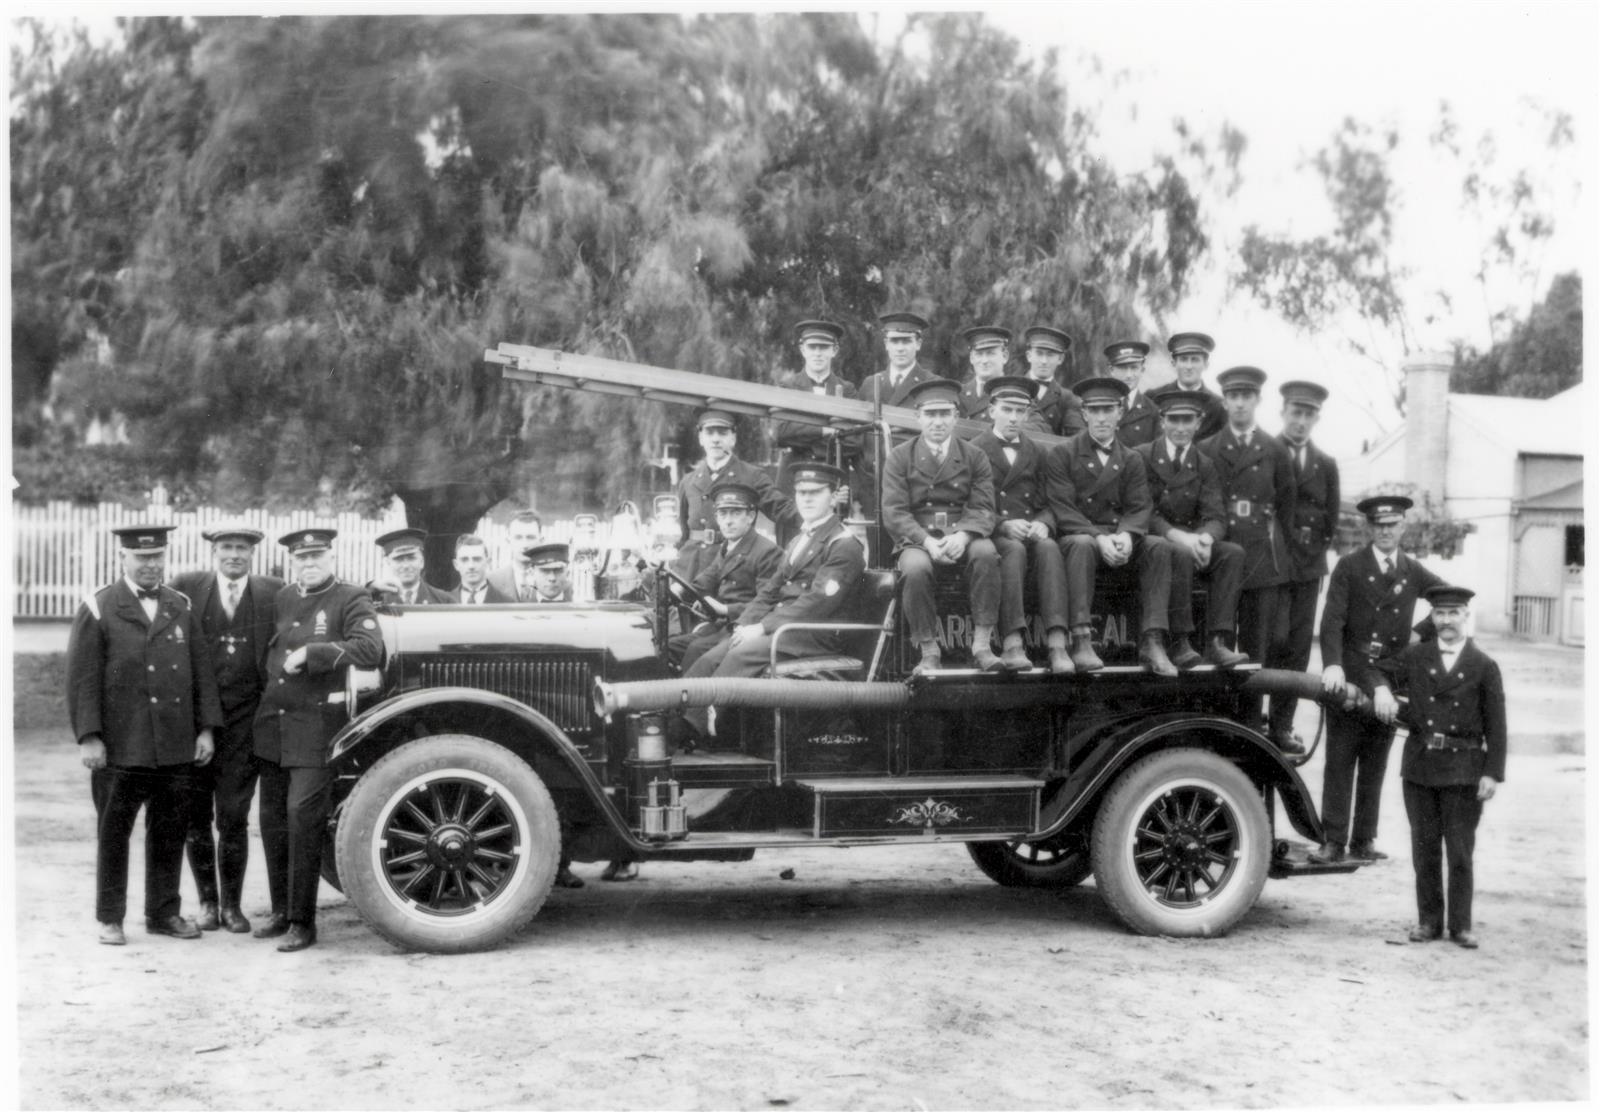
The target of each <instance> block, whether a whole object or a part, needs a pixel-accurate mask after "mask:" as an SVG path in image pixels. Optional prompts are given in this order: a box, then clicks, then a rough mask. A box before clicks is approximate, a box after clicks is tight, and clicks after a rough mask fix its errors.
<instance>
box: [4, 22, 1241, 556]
mask: <svg viewBox="0 0 1600 1112" xmlns="http://www.w3.org/2000/svg"><path fill="white" fill-rule="evenodd" d="M124 30H125V39H126V41H125V43H123V44H122V45H120V46H118V47H106V48H96V47H90V46H89V45H88V44H87V43H84V42H82V41H79V42H77V43H76V44H75V45H71V46H70V47H67V48H63V47H62V46H60V44H56V45H55V46H54V47H52V48H51V49H48V50H42V51H41V50H40V49H34V52H33V53H32V54H30V53H28V52H27V51H26V50H23V51H19V52H16V53H14V57H13V70H14V73H17V72H21V73H23V74H24V75H25V78H24V79H23V80H20V81H17V82H16V83H15V88H16V89H17V91H18V97H17V98H16V99H15V100H14V102H13V138H12V164H13V196H12V203H13V242H14V244H15V245H16V246H15V247H14V263H13V285H14V290H15V291H16V295H15V296H16V298H17V304H18V305H19V306H22V308H23V310H24V311H23V312H22V313H21V314H20V318H21V319H22V323H21V324H20V325H14V328H15V327H21V328H23V329H24V330H27V329H32V330H33V331H34V332H36V333H38V335H37V337H34V338H32V339H29V341H28V342H29V344H30V345H31V346H29V347H28V349H27V350H28V351H30V352H33V353H35V354H33V355H31V356H30V358H32V359H33V363H32V364H31V365H30V366H31V367H32V368H33V369H32V371H31V372H30V377H29V378H28V383H27V384H25V385H24V386H19V387H18V389H21V390H24V392H28V391H31V395H30V396H33V397H36V398H39V399H42V398H43V397H44V383H46V382H49V383H50V384H51V387H52V390H53V393H51V394H50V397H51V398H52V399H54V401H53V404H52V411H53V412H54V413H55V415H56V416H57V417H58V418H59V419H61V420H62V421H63V422H66V423H67V424H70V423H71V420H72V418H73V417H74V415H75V414H77V415H80V416H81V412H82V411H83V410H85V409H96V410H100V409H103V410H106V411H115V412H117V413H119V414H122V415H124V416H125V417H126V418H127V422H128V427H129V430H130V435H131V437H132V441H133V442H132V444H131V445H130V446H129V447H128V449H127V451H126V452H123V453H119V460H120V462H121V463H122V464H123V465H130V464H134V463H137V464H138V465H139V466H142V467H147V468H150V469H152V470H155V471H157V472H159V473H161V474H162V475H163V476H165V477H166V478H167V479H168V480H169V482H170V483H171V484H172V485H174V486H175V487H177V488H178V489H180V490H193V491H194V493H195V496H197V497H205V498H208V499H211V500H213V501H218V502H221V503H224V504H230V505H243V504H267V505H293V506H303V505H306V504H307V503H311V504H315V505H318V506H320V507H323V508H326V509H336V508H344V507H348V506H357V507H372V506H376V505H379V504H382V503H384V502H386V501H387V500H388V499H389V498H390V497H391V496H393V495H399V496H400V497H401V498H402V499H403V500H404V502H405V504H406V506H407V510H408V515H409V516H410V517H411V518H412V520H413V521H414V522H415V523H417V524H421V525H424V526H426V527H428V528H429V529H430V530H433V531H434V532H437V533H440V534H444V533H450V532H456V531H460V530H462V529H464V528H466V527H469V526H470V525H471V523H472V522H474V521H476V519H477V518H478V516H480V515H481V514H482V512H483V511H484V510H485V509H487V508H488V507H489V506H491V505H492V504H494V503H495V502H496V501H498V500H499V499H501V498H502V497H504V496H506V495H507V494H516V493H520V492H526V491H530V490H531V491H534V492H536V493H537V494H538V495H539V496H540V497H541V498H542V499H543V500H545V501H546V502H547V503H554V504H556V505H558V506H561V507H563V508H578V507H579V506H581V505H589V506H591V507H592V506H595V505H596V504H597V503H601V502H609V501H612V500H614V499H616V498H619V497H622V496H633V495H637V494H639V493H640V492H641V491H642V490H643V489H644V488H646V487H647V486H649V485H650V484H651V483H652V481H653V480H655V476H654V475H653V474H652V472H651V471H650V470H649V468H648V461H649V460H651V459H653V458H655V457H657V456H659V455H660V454H661V453H662V452H663V450H664V449H665V448H666V447H667V446H668V445H673V444H676V445H677V446H678V447H679V448H681V449H685V450H687V449H688V448H689V447H690V445H691V443H692V440H691V436H690V433H689V432H688V431H687V430H688V428H689V422H688V420H687V415H686V414H684V413H681V412H677V411H674V410H672V409H670V408H667V407H661V406H656V405H648V404H643V403H639V404H634V403H627V402H619V401H617V400H616V399H611V398H601V397H594V396H588V395H582V394H576V393H573V392H570V391H561V390H554V389H549V390H541V389H529V388H524V387H521V386H515V387H514V386H510V385H507V384H506V383H504V382H502V381H501V380H500V379H499V378H498V376H496V375H495V374H493V373H492V372H491V371H490V370H489V369H487V368H485V367H484V365H483V364H482V362H481V355H482V350H483V348H484V347H485V346H490V345H492V344H494V343H495V342H498V341H502V340H504V341H512V342H518V343H532V344H538V345H543V346H550V347H558V348H562V349H565V350H572V351H580V352H592V353H599V354H605V355H610V356H613V357H618V358H623V359H630V360H635V361H640V362H645V363H653V364H657V365H662V366H669V367H679V368H684V369H691V370H699V371H705V372H709V373H713V374H718V375H724V376H731V377H740V378H748V379H757V380H763V381H775V380H776V379H777V377H778V375H779V374H780V372H782V371H783V370H784V369H785V368H786V365H787V361H788V360H790V359H792V358H793V345H792V342H791V339H790V334H789V329H790V327H791V325H792V323H793V322H794V321H796V320H798V319H801V318H803V317H809V316H816V315H828V316H832V317H834V318H835V319H838V320H840V321H841V322H842V323H844V324H845V325H846V327H847V330H848V342H847V346H846V348H845V352H844V357H843V363H844V369H845V371H846V373H847V374H848V375H849V376H851V377H859V376H860V375H862V374H864V373H866V372H867V371H869V370H871V369H873V368H874V366H875V365H876V362H877V360H878V352H877V350H876V344H875V343H874V341H873V339H872V331H871V328H872V321H873V318H874V317H875V316H876V314H877V313H879V312H881V311H883V310H884V309H885V308H886V307H888V306H890V305H894V306H912V307H916V308H918V309H920V310H922V311H924V312H926V313H928V314H929V315H930V316H931V318H932V319H933V320H934V322H935V323H934V329H933V334H932V336H931V337H930V338H929V342H928V344H927V345H926V346H925V349H924V351H925V354H926V355H927V356H929V358H930V361H931V362H933V363H934V364H935V365H936V366H940V365H942V366H943V367H945V368H946V369H948V370H950V371H952V372H955V371H958V370H959V362H958V360H959V353H957V352H954V351H952V350H951V348H952V337H953V336H954V335H955V334H956V333H957V332H958V331H959V329H960V328H961V327H963V326H965V325H967V324H970V323H975V322H978V321H984V320H989V321H999V322H1001V323H1005V324H1008V325H1010V326H1012V327H1025V326H1026V325H1028V324H1031V323H1035V322H1036V321H1041V322H1049V323H1053V324H1056V325H1058V326H1061V327H1064V328H1066V329H1067V330H1068V331H1069V332H1071V333H1072V334H1073V335H1074V336H1075V337H1077V338H1078V340H1079V343H1078V344H1077V345H1076V347H1077V350H1076V351H1075V353H1074V359H1075V360H1076V364H1077V367H1078V368H1079V369H1080V370H1086V369H1088V368H1089V367H1090V366H1091V365H1092V362H1093V353H1094V352H1095V351H1097V350H1098V348H1099V346H1100V345H1101V344H1103V343H1105V342H1108V341H1109V340H1111V339H1113V338H1115V337H1116V336H1117V335H1120V334H1123V333H1125V332H1126V331H1128V330H1130V329H1133V328H1135V327H1136V326H1137V324H1138V323H1139V322H1140V321H1141V320H1148V321H1154V322H1155V323H1157V324H1159V323H1160V321H1161V318H1162V316H1163V314H1165V313H1167V312H1168V311H1170V310H1171V309H1172V308H1173V307H1174V306H1175V305H1176V304H1177V302H1178V300H1179V298H1181V296H1182V295H1183V293H1184V291H1185V289H1186V287H1187V282H1188V280H1189V275H1190V273H1191V271H1192V270H1193V268H1194V267H1195V265H1196V263H1197V261H1198V260H1199V259H1200V258H1201V256H1202V255H1203V254H1204V252H1205V250H1206V247H1207V241H1206V237H1205V234H1204V230H1203V218H1202V217H1203V214H1202V213H1201V211H1200V203H1199V200H1198V196H1197V192H1196V190H1195V188H1194V187H1193V186H1192V184H1191V183H1192V181H1193V175H1194V174H1195V173H1196V170H1195V167H1197V166H1203V165H1204V164H1206V163H1207V162H1208V161H1210V160H1212V159H1213V157H1214V156H1213V154H1212V152H1211V151H1210V150H1209V148H1208V147H1207V145H1206V144H1205V143H1204V142H1202V141H1201V140H1199V139H1198V138H1197V137H1195V136H1193V135H1189V134H1187V133H1185V134H1184V135H1183V136H1182V137H1181V138H1182V139H1183V140H1184V142H1183V145H1182V147H1181V148H1180V149H1179V150H1178V151H1177V152H1176V153H1174V154H1173V155H1172V156H1171V157H1169V158H1166V159H1163V160H1162V161H1160V162H1159V163H1158V164H1156V165H1154V166H1152V167H1150V168H1149V169H1148V170H1147V171H1146V172H1144V173H1140V174H1134V175H1130V176H1121V177H1119V176H1115V175H1113V174H1112V173H1111V172H1110V170H1109V169H1108V168H1107V167H1106V164H1105V162H1104V161H1103V160H1102V159H1100V158H1098V157H1097V156H1096V151H1095V136H1094V129H1093V125H1092V122H1091V121H1090V120H1089V119H1088V118H1087V117H1086V116H1085V114H1084V113H1082V112H1079V111H1076V110H1074V108H1073V107H1072V104H1071V102H1070V99H1069V96H1068V91H1069V90H1068V86H1067V85H1066V83H1065V80H1064V78H1063V76H1062V75H1061V74H1060V73H1059V72H1058V70H1057V66H1056V62H1055V60H1054V58H1047V59H1045V60H1044V61H1043V62H1041V63H1039V64H1034V63H1032V62H1029V61H1028V60H1027V59H1026V58H1025V57H1024V56H1023V54H1022V52H1021V50H1020V48H1019V46H1018V44H1017V43H1016V42H1015V41H1014V40H1012V39H1010V38H1009V37H1007V36H1005V35H1004V34H1001V33H1000V32H998V31H996V30H995V29H993V28H991V27H989V26H988V25H987V24H985V23H984V22H983V21H982V19H981V18H979V17H975V16H966V15H935V16H917V17H912V18H911V19H909V20H908V21H907V22H906V24H905V27H904V30H903V32H902V33H901V34H900V36H899V37H898V39H897V40H896V41H894V42H893V43H892V44H888V45H880V44H878V43H877V42H875V41H874V40H873V38H872V37H871V36H869V34H868V33H867V32H866V30H864V28H863V26H862V24H861V22H860V21H859V20H858V19H857V18H855V17H853V16H849V15H840V14H828V15H775V16H760V17H757V16H747V15H736V16H714V17H713V16H702V17H679V16H672V15H616V16H548V15H523V16H514V17H484V16H439V17H410V16H406V17H381V18H375V17H344V18H281V19H235V18H214V19H200V20H195V21H193V22H186V23H178V22H175V21H149V20H130V21H126V22H125V24H124ZM63 50H65V53H63ZM86 103H89V104H93V105H94V106H95V108H96V110H95V111H92V112H90V111H79V110H77V109H75V108H73V107H71V106H73V105H79V106H81V105H83V104H86ZM1241 145H1242V138H1241V137H1239V136H1237V134H1236V133H1235V134H1234V135H1233V136H1232V137H1231V138H1230V137H1225V139H1224V154H1225V156H1226V157H1227V158H1228V159H1229V161H1230V164H1231V163H1232V162H1233V161H1235V160H1236V158H1237V152H1238V149H1239V148H1240V146H1241ZM113 164H114V169H115V173H114V174H112V175H111V176H110V177H108V178H106V179H105V180H100V178H98V177H96V175H95V174H94V170H95V168H96V167H97V166H99V167H101V168H106V167H110V166H112V165H113ZM63 217H65V219H63ZM19 260H20V261H19ZM51 260H55V261H57V262H58V263H59V268H58V269H57V270H52V269H50V267H49V266H48V265H46V264H47V263H49V262H50V261H51ZM29 335H30V336H31V335H32V334H31V333H30V334H29ZM95 336H98V337H101V340H100V341H99V342H102V343H104V344H105V345H107V346H108V348H109V356H108V358H105V359H99V358H90V357H86V356H85V355H84V352H85V351H86V350H87V349H86V345H87V344H89V342H90V340H91V338H92V337H95ZM754 432H755V430H754V429H747V430H746V440H745V443H746V448H745V451H746V453H747V454H751V455H759V454H760V453H759V451H758V450H756V449H754V448H753V447H752V446H751V445H750V440H751V439H753V435H754ZM40 470H41V469H35V471H33V472H30V473H31V474H38V473H39V472H40ZM21 493H22V494H23V495H24V496H28V495H30V494H31V495H33V496H39V495H41V494H43V493H49V492H45V491H43V489H42V487H41V488H40V489H29V488H27V487H25V489H24V490H23V491H22V492H21ZM436 562H437V561H436Z"/></svg>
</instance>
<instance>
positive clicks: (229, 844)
mask: <svg viewBox="0 0 1600 1112" xmlns="http://www.w3.org/2000/svg"><path fill="white" fill-rule="evenodd" d="M253 717H254V716H253V715H247V716H246V717H244V718H243V719H241V720H240V721H238V722H234V723H232V724H230V725H227V726H224V727H223V728H222V729H220V730H218V731H216V735H215V736H216V742H217V748H216V753H215V754H214V755H213V756H212V758H211V763H209V764H207V765H204V766H197V767H196V768H195V770H194V773H193V775H192V776H191V777H190V779H189V829H188V833H187V834H185V836H184V842H185V844H186V846H187V848H188V851H189V871H190V872H191V873H193V874H194V884H195V888H196V890H198V892H199V893H200V902H202V903H218V902H220V903H222V904H223V905H224V906H225V907H238V906H239V897H240V894H241V893H242V892H243V891H244V870H245V865H246V864H247V863H248V862H249V860H250V800H251V799H252V798H254V796H255V794H256V775H257V774H256V760H255V757H254V755H252V753H251V749H250V727H251V724H252V719H253ZM213 817H215V819H216V824H217V836H216V840H215V841H213V840H212V837H211V823H212V819H213ZM219 879H220V881H221V887H220V892H219V887H218V881H219ZM219 895H220V897H221V898H220V901H219V899H218V897H219Z"/></svg>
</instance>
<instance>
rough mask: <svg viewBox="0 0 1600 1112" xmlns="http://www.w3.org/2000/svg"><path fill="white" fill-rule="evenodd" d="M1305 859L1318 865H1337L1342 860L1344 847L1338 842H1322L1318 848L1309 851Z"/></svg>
mask: <svg viewBox="0 0 1600 1112" xmlns="http://www.w3.org/2000/svg"><path fill="white" fill-rule="evenodd" d="M1307 860H1310V861H1314V862H1316V863H1317V864H1318V865H1337V864H1339V863H1340V862H1342V861H1343V860H1344V847H1343V846H1342V845H1340V844H1339V843H1338V842H1323V843H1322V845H1321V846H1320V847H1319V848H1317V849H1315V850H1313V851H1312V852H1311V855H1310V856H1309V857H1308V858H1307Z"/></svg>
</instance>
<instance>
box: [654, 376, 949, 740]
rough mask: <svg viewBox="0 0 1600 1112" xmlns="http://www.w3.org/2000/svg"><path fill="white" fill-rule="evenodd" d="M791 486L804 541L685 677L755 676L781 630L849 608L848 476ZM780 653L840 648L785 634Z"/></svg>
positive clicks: (856, 552)
mask: <svg viewBox="0 0 1600 1112" xmlns="http://www.w3.org/2000/svg"><path fill="white" fill-rule="evenodd" d="M951 389H952V391H953V390H954V384H952V385H951ZM788 479H789V485H790V486H791V487H792V489H793V490H794V502H795V508H796V510H797V511H798V512H799V514H800V532H799V534H798V535H797V536H796V537H795V538H794V540H792V541H790V542H789V545H788V547H787V548H786V549H785V550H784V553H783V559H782V560H781V561H780V562H779V563H778V569H777V570H776V571H775V572H773V573H772V575H771V576H769V577H768V578H767V579H765V580H763V581H762V583H761V586H760V588H759V589H758V590H757V591H756V597H755V598H753V599H751V600H750V602H749V604H748V605H746V606H745V608H744V612H743V613H742V614H740V615H739V622H738V624H737V625H735V626H734V627H733V633H732V635H731V636H730V637H729V638H728V640H726V641H723V642H722V643H721V644H719V645H716V646H714V647H713V648H711V649H710V650H708V651H707V652H706V653H705V655H704V656H702V657H701V658H700V659H699V660H697V661H695V663H694V666H693V667H691V668H690V669H689V670H688V672H687V673H686V674H687V675H690V676H758V675H760V674H761V673H762V671H764V670H765V669H766V667H767V664H768V662H769V658H770V656H771V652H772V635H773V634H774V633H776V632H777V630H778V627H779V626H782V625H786V624H787V623H789V622H830V621H842V620H844V617H845V616H844V608H845V607H846V606H847V605H849V602H850V597H851V595H852V594H853V593H854V592H855V588H856V584H857V582H858V581H859V580H860V579H861V573H862V572H863V571H864V570H865V569H866V566H867V561H866V553H865V551H864V550H863V549H862V547H861V542H860V541H858V540H857V539H856V538H855V536H854V534H852V533H851V532H850V531H849V530H848V529H846V528H845V525H844V522H842V521H840V520H839V517H838V515H836V514H835V513H834V512H833V499H834V495H835V493H836V492H837V491H838V489H839V486H840V484H842V483H843V482H844V472H843V471H840V470H839V469H838V468H837V467H834V466H832V465H831V464H826V463H797V464H795V465H794V466H793V467H792V468H790V474H789V476H788ZM778 648H779V657H780V658H784V657H795V656H813V655H816V654H819V653H834V652H837V651H838V650H839V640H838V637H837V636H836V635H835V634H832V633H829V632H827V631H826V630H813V629H806V630H796V631H795V632H793V633H788V634H785V635H784V637H783V640H782V641H781V642H780V643H779V646H778ZM702 730H703V725H702Z"/></svg>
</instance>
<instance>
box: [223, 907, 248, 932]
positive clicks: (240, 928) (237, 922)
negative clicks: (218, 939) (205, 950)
mask: <svg viewBox="0 0 1600 1112" xmlns="http://www.w3.org/2000/svg"><path fill="white" fill-rule="evenodd" d="M221 918H222V929H223V930H225V931H227V932H228V933H229V934H249V933H250V920H248V919H246V918H245V917H244V912H242V911H240V910H239V909H238V908H237V907H225V908H223V909H222V912H221Z"/></svg>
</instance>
